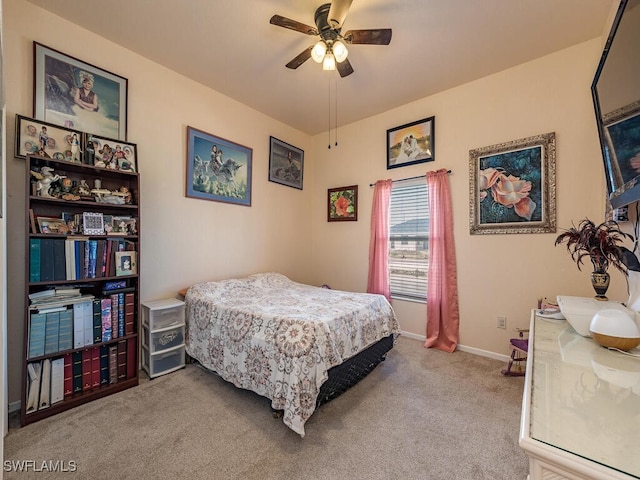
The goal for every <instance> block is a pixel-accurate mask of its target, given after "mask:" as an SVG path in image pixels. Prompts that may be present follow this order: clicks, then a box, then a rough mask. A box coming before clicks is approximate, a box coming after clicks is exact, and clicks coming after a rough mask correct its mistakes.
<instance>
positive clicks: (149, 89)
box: [4, 0, 313, 401]
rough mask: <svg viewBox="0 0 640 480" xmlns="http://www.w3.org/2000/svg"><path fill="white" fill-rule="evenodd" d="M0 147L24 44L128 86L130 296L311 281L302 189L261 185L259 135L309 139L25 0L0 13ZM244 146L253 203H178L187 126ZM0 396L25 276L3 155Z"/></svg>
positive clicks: (14, 183) (15, 105)
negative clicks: (136, 225) (251, 278)
mask: <svg viewBox="0 0 640 480" xmlns="http://www.w3.org/2000/svg"><path fill="white" fill-rule="evenodd" d="M4 20H5V27H6V30H5V32H4V34H5V52H6V56H5V62H6V63H5V64H6V73H7V78H6V80H7V118H8V119H9V125H8V131H7V137H8V139H9V144H8V146H7V151H8V152H13V151H14V141H13V139H14V137H15V133H14V121H13V119H14V117H15V115H16V114H21V115H26V116H31V114H32V108H33V104H32V102H33V99H32V96H33V87H32V83H33V41H37V42H40V43H42V44H44V45H46V46H48V47H51V48H54V49H57V50H60V51H62V52H64V53H66V54H68V55H71V56H73V57H76V58H79V59H82V60H85V61H87V62H90V63H93V64H95V65H97V66H99V67H101V68H104V69H105V70H108V71H110V72H113V73H116V74H118V75H121V76H123V77H125V78H127V79H128V80H129V105H128V139H129V141H131V142H133V143H137V145H138V154H139V170H140V181H141V199H140V204H141V221H140V231H141V258H140V267H141V272H140V273H141V299H142V300H143V301H144V300H152V299H158V298H166V297H172V296H175V295H176V292H177V290H179V289H180V288H183V287H186V286H188V285H190V284H192V283H194V282H197V281H202V280H207V279H222V278H227V277H233V276H243V275H247V274H251V273H255V272H259V271H269V270H278V271H280V272H282V273H284V274H286V275H288V276H290V277H291V278H293V279H294V280H297V281H302V282H310V281H312V280H313V277H312V276H311V275H310V272H309V265H310V263H309V260H308V259H309V257H310V255H311V248H310V242H311V222H310V220H309V216H308V211H309V209H310V206H311V195H312V191H311V189H310V188H309V184H310V179H309V177H307V176H306V175H305V185H304V187H305V188H304V190H302V191H301V190H298V189H294V188H289V187H285V186H282V185H278V184H276V183H273V182H268V181H267V178H268V163H269V136H270V135H273V136H274V137H277V138H279V139H281V140H283V141H285V142H287V143H291V144H293V145H296V146H297V147H299V148H301V149H303V150H305V164H306V165H307V166H310V165H312V164H313V154H312V152H310V150H311V148H310V147H311V138H310V137H309V136H308V135H306V134H303V133H302V132H300V131H298V130H295V129H293V128H291V127H288V126H286V125H284V124H282V123H279V122H276V121H275V120H273V119H271V118H269V117H266V116H264V115H262V114H260V113H258V112H257V111H255V110H252V109H250V108H249V107H247V106H245V105H243V104H241V103H238V102H236V101H234V100H231V99H230V98H228V97H225V96H223V95H221V94H219V93H217V92H215V91H212V90H210V89H208V88H205V87H204V86H202V85H200V84H198V83H195V82H193V81H191V80H189V79H187V78H185V77H184V76H182V75H180V74H178V73H175V72H173V71H170V70H168V69H166V68H164V67H161V66H159V65H158V64H155V63H153V62H151V61H149V60H147V59H145V58H143V57H140V56H139V55H136V54H134V53H133V52H131V51H129V50H126V49H123V48H121V47H119V46H117V45H115V44H113V43H111V42H108V41H107V40H105V39H104V38H102V37H99V36H97V35H95V34H93V33H91V32H89V31H88V30H85V29H83V28H81V27H79V26H77V25H74V24H71V23H69V22H67V21H65V20H63V19H61V18H60V17H57V16H54V15H52V14H50V13H48V12H47V11H45V10H42V9H40V8H37V7H35V6H34V5H32V4H30V3H28V2H26V1H24V0H12V1H10V2H7V4H6V8H5V11H4ZM187 125H190V126H193V127H196V128H198V129H200V130H204V131H205V132H209V133H211V134H213V135H216V136H219V137H222V138H225V139H228V140H231V141H233V142H236V143H239V144H241V145H244V146H247V147H250V148H252V149H253V190H252V206H251V207H243V206H237V205H230V204H224V203H219V202H211V201H205V200H199V199H192V198H186V197H185V194H184V193H185V185H186V179H185V170H186V167H185V165H186V163H185V162H186V160H185V157H186V128H187ZM7 177H8V183H9V185H8V191H7V196H8V198H7V207H8V212H9V213H8V218H7V228H8V230H9V231H10V232H11V236H10V239H9V241H8V245H7V248H8V252H9V261H8V272H9V278H10V279H11V281H10V283H9V286H8V297H9V301H8V318H9V325H8V332H7V333H8V338H9V347H8V357H9V371H8V374H9V401H15V400H17V399H19V397H20V382H21V379H20V377H21V360H20V358H21V356H22V336H23V328H22V324H23V318H24V308H23V295H24V278H25V261H26V260H25V258H26V254H25V238H24V232H25V227H24V222H25V219H26V215H25V192H24V184H25V179H26V172H25V162H24V160H20V159H14V158H13V155H9V158H8V160H7Z"/></svg>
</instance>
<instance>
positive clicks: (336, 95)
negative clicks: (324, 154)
mask: <svg viewBox="0 0 640 480" xmlns="http://www.w3.org/2000/svg"><path fill="white" fill-rule="evenodd" d="M335 81H336V94H335V97H336V123H335V125H336V147H337V146H338V79H337V78H336V79H335Z"/></svg>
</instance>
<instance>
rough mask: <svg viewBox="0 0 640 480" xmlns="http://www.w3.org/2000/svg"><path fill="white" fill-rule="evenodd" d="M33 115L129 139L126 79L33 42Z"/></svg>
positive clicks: (54, 122)
mask: <svg viewBox="0 0 640 480" xmlns="http://www.w3.org/2000/svg"><path fill="white" fill-rule="evenodd" d="M33 51H34V80H33V86H34V96H33V116H34V117H35V118H37V119H38V120H42V121H45V122H49V123H53V124H54V125H59V126H62V127H65V128H72V129H75V130H81V131H84V132H93V133H95V134H96V135H103V136H105V137H107V138H117V139H119V140H126V139H127V87H128V84H127V79H126V78H124V77H121V76H119V75H116V74H113V73H111V72H108V71H106V70H103V69H101V68H98V67H96V66H95V65H91V64H90V63H86V62H83V61H82V60H78V59H77V58H74V57H71V56H69V55H65V54H64V53H62V52H59V51H57V50H54V49H52V48H49V47H46V46H44V45H42V44H40V43H38V42H33Z"/></svg>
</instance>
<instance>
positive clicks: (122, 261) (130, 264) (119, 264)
mask: <svg viewBox="0 0 640 480" xmlns="http://www.w3.org/2000/svg"><path fill="white" fill-rule="evenodd" d="M137 257H138V255H137V252H134V251H129V250H125V251H124V252H116V256H115V260H116V277H122V276H125V275H136V274H137V273H138V265H137V263H138V262H137Z"/></svg>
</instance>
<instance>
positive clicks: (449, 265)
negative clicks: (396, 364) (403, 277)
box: [424, 169, 460, 352]
mask: <svg viewBox="0 0 640 480" xmlns="http://www.w3.org/2000/svg"><path fill="white" fill-rule="evenodd" d="M426 176H427V189H428V195H429V273H428V274H427V340H426V342H425V344H424V346H425V347H427V348H430V347H434V348H437V349H439V350H444V351H446V352H453V351H454V350H455V349H456V346H457V344H458V338H459V334H458V331H459V325H460V312H459V310H458V282H457V273H456V249H455V244H454V241H453V211H452V207H451V191H450V189H449V176H448V173H447V170H445V169H441V170H438V171H436V172H427V175H426Z"/></svg>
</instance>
